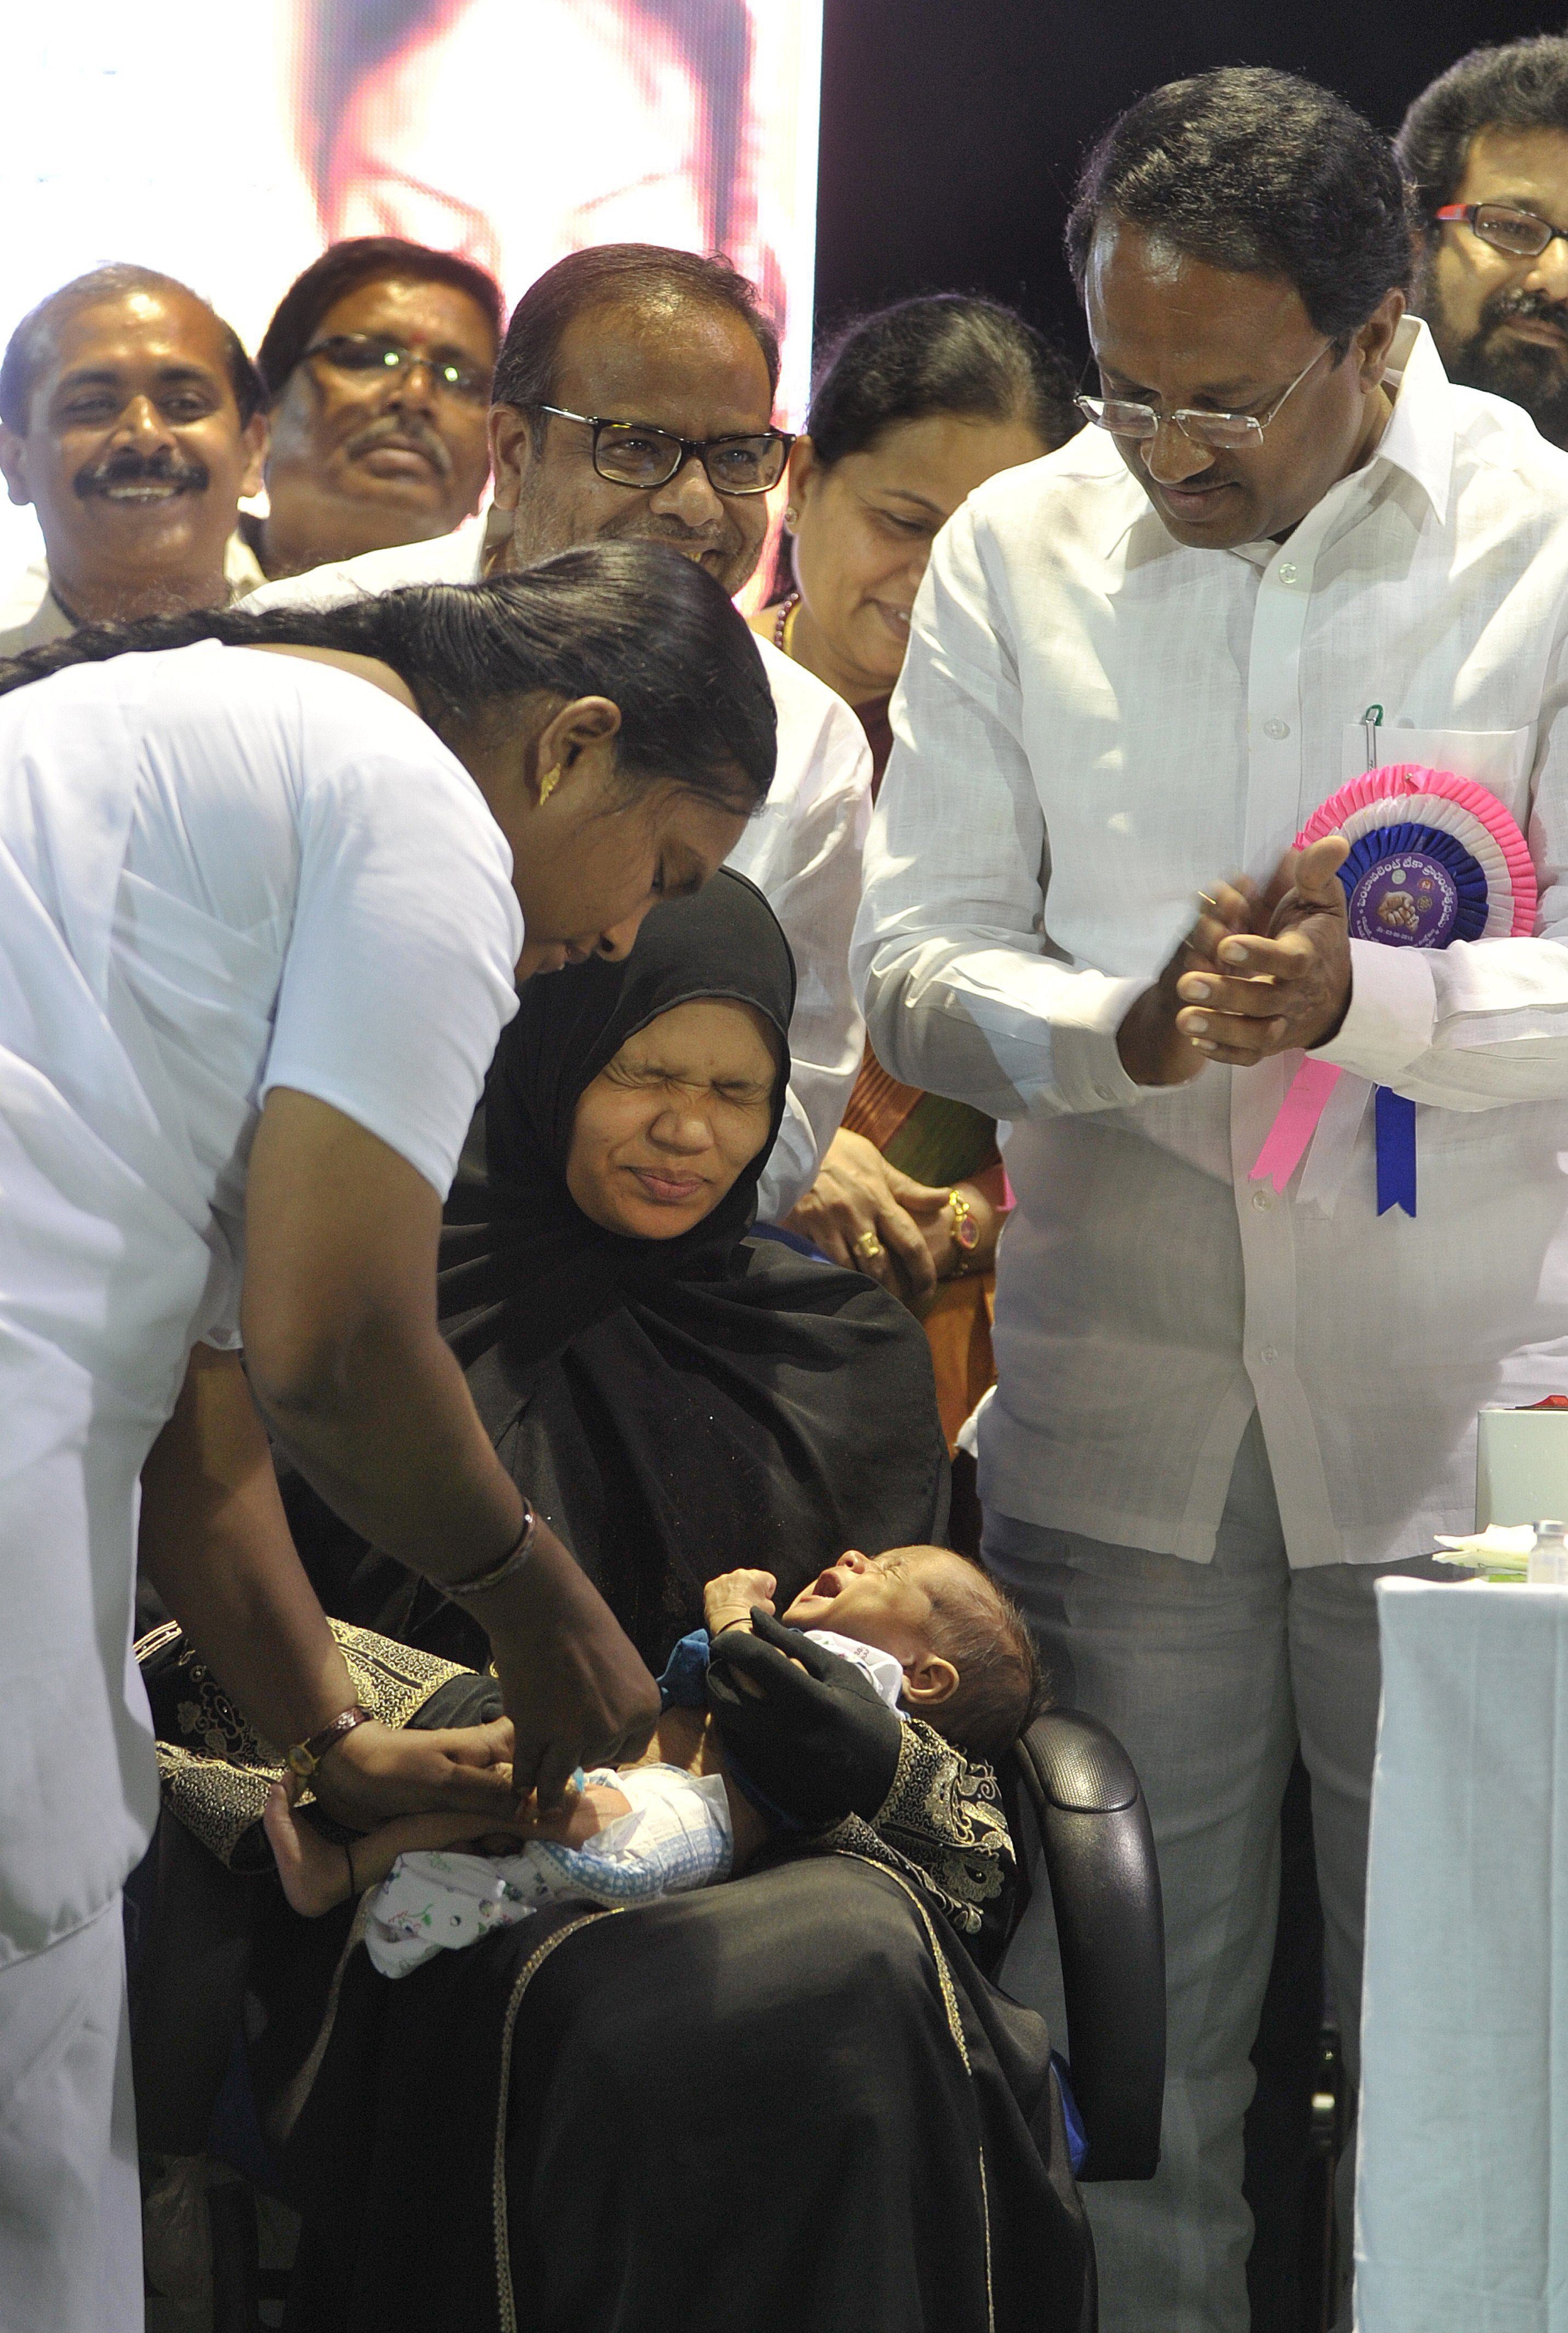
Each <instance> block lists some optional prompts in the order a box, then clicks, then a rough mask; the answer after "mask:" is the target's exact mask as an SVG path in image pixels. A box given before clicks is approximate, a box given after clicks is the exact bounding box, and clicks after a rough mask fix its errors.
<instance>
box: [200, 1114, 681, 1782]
mask: <svg viewBox="0 0 1568 2333" xmlns="http://www.w3.org/2000/svg"><path fill="white" fill-rule="evenodd" d="M440 1230H441V1201H440V1198H439V1196H438V1195H437V1193H436V1192H435V1188H434V1187H433V1186H432V1185H430V1184H429V1183H427V1182H426V1181H425V1177H424V1176H422V1175H421V1174H419V1172H418V1171H417V1170H416V1168H415V1167H413V1166H410V1165H409V1163H408V1161H407V1160H406V1158H404V1157H400V1156H399V1154H398V1153H397V1151H396V1150H394V1149H392V1148H391V1147H389V1146H388V1145H387V1143H384V1142H382V1141H380V1140H378V1138H377V1137H376V1136H375V1135H373V1134H370V1133H368V1131H367V1130H366V1128H363V1127H362V1126H359V1125H358V1124H357V1123H356V1122H355V1120H354V1119H352V1118H348V1117H346V1116H345V1115H344V1114H343V1112H342V1111H340V1110H337V1109H332V1108H331V1107H330V1105H329V1104H328V1103H326V1102H323V1101H319V1100H317V1099H314V1098H313V1097H311V1096H310V1095H307V1094H302V1093H296V1092H294V1091H292V1090H289V1089H287V1088H282V1087H277V1088H274V1089H273V1090H272V1092H271V1093H269V1095H268V1096H267V1099H266V1104H265V1107H264V1108H263V1112H262V1119H261V1124H260V1126H259V1127H258V1128H257V1131H256V1138H255V1143H254V1147H253V1150H252V1153H251V1160H250V1171H249V1176H248V1181H247V1188H246V1206H245V1248H246V1254H245V1282H244V1311H243V1318H244V1338H245V1354H246V1362H247V1368H248V1370H249V1375H250V1379H251V1384H252V1386H253V1388H254V1391H255V1394H256V1398H257V1401H258V1403H259V1405H260V1407H261V1408H262V1410H263V1414H264V1415H265V1416H266V1417H267V1418H268V1420H269V1421H270V1423H271V1424H272V1426H273V1428H274V1429H275V1431H276V1432H277V1434H278V1435H279V1436H280V1437H281V1438H282V1441H283V1442H284V1443H285V1444H286V1445H287V1446H288V1448H289V1450H290V1452H291V1453H292V1455H293V1457H294V1459H295V1461H296V1463H297V1464H298V1465H299V1467H300V1471H301V1474H304V1475H305V1477H306V1478H307V1480H308V1481H309V1482H311V1483H312V1484H313V1485H314V1487H315V1488H316V1489H317V1490H318V1491H319V1492H320V1493H321V1496H322V1497H323V1498H324V1499H325V1500H326V1501H327V1503H328V1504H329V1505H330V1506H331V1507H333V1508H335V1509H336V1510H337V1512H338V1513H339V1514H340V1515H341V1516H343V1518H344V1520H345V1521H346V1522H349V1523H351V1524H352V1525H353V1526H354V1528H355V1530H357V1531H359V1532H361V1533H362V1534H363V1535H364V1537H365V1538H366V1539H368V1540H369V1541H370V1542H371V1544H372V1545H373V1546H375V1547H378V1548H380V1549H382V1550H383V1551H385V1552H386V1553H387V1554H388V1555H393V1556H396V1557H397V1560H399V1561H400V1562H403V1563H406V1564H407V1565H409V1566H410V1568H411V1569H412V1570H417V1571H422V1572H424V1573H425V1576H426V1577H427V1578H428V1579H434V1580H435V1581H436V1582H437V1583H438V1584H442V1585H450V1584H454V1583H457V1582H461V1581H464V1580H466V1579H476V1578H478V1577H480V1576H481V1575H483V1573H484V1572H486V1571H488V1570H491V1569H492V1567H493V1566H494V1565H496V1564H497V1563H499V1562H500V1561H501V1560H502V1558H503V1557H504V1556H505V1554H506V1553H507V1551H508V1550H509V1549H510V1548H511V1547H512V1545H513V1544H514V1542H515V1541H516V1540H517V1538H518V1535H519V1531H520V1530H521V1522H522V1501H521V1496H520V1494H519V1493H518V1490H517V1488H516V1486H515V1484H514V1483H512V1478H511V1476H510V1475H509V1474H507V1473H506V1470H505V1469H504V1467H502V1464H501V1463H500V1461H499V1460H498V1459H497V1458H496V1456H495V1454H494V1452H493V1451H492V1448H491V1446H490V1442H489V1438H488V1436H487V1435H486V1434H485V1431H484V1428H483V1425H482V1424H481V1423H480V1419H479V1415H478V1412H477V1411H476V1410H475V1408H474V1407H473V1399H472V1397H470V1395H469V1391H468V1387H467V1386H466V1384H465V1383H464V1378H463V1372H462V1370H461V1369H460V1368H459V1367H458V1364H457V1362H456V1360H455V1359H454V1357H453V1355H452V1354H451V1352H449V1351H448V1349H447V1348H446V1346H445V1343H444V1342H443V1340H442V1338H441V1334H440V1331H439V1330H438V1329H437V1327H436V1320H435V1263H436V1249H437V1243H438V1240H439V1235H440ZM472 1609H473V1613H474V1615H475V1617H476V1618H479V1619H480V1620H482V1621H483V1625H484V1627H486V1629H487V1630H488V1631H489V1634H490V1638H491V1642H492V1646H493V1647H494V1651H495V1661H496V1672H497V1675H499V1677H500V1679H501V1685H502V1694H503V1695H504V1697H505V1706H506V1711H507V1714H508V1715H509V1716H510V1717H511V1719H512V1723H513V1725H514V1727H515V1729H516V1750H515V1780H516V1782H517V1786H518V1789H519V1791H528V1790H530V1789H531V1788H533V1787H534V1786H535V1785H537V1787H538V1789H539V1792H540V1800H541V1801H542V1802H543V1803H545V1804H547V1805H555V1804H559V1800H560V1798H561V1795H562V1793H563V1791H564V1790H565V1788H566V1784H567V1782H568V1781H569V1779H570V1776H571V1774H572V1772H573V1771H574V1769H575V1768H576V1767H578V1766H579V1765H582V1766H592V1765H607V1764H613V1763H614V1762H615V1761H616V1760H617V1758H618V1757H625V1756H635V1755H636V1752H638V1751H639V1750H640V1749H641V1748H642V1747H643V1745H644V1744H645V1743H646V1741H647V1739H648V1736H649V1734H650V1733H652V1731H653V1727H654V1723H655V1719H656V1718H657V1716H658V1714H659V1695H658V1688H657V1686H656V1685H655V1683H654V1680H653V1678H652V1677H651V1676H650V1675H649V1674H648V1671H647V1669H646V1668H645V1666H644V1664H643V1662H642V1661H641V1660H640V1658H639V1657H638V1656H637V1654H636V1651H635V1649H634V1648H633V1647H632V1645H631V1643H630V1641H629V1639H628V1638H627V1637H626V1636H625V1635H624V1633H623V1632H622V1630H621V1628H620V1627H619V1625H618V1623H617V1620H616V1618H615V1617H614V1615H613V1614H612V1613H611V1611H610V1609H609V1607H608V1606H607V1604H606V1603H605V1601H604V1599H603V1598H602V1597H601V1596H600V1595H599V1594H598V1590H597V1589H595V1588H594V1587H593V1586H592V1585H591V1583H590V1582H589V1581H588V1579H587V1578H586V1577H585V1575H584V1574H583V1572H582V1571H581V1570H579V1569H578V1565H577V1564H576V1563H574V1562H573V1560H572V1559H571V1557H570V1555H569V1553H568V1551H567V1550H566V1549H565V1548H564V1547H563V1546H562V1545H561V1543H560V1541H559V1540H558V1539H557V1538H556V1537H555V1535H554V1534H553V1532H551V1531H549V1530H548V1529H547V1528H546V1527H545V1526H544V1525H543V1524H542V1523H541V1524H540V1525H539V1527H538V1529H537V1531H536V1534H535V1538H534V1541H533V1544H532V1551H531V1554H530V1556H529V1559H528V1560H527V1562H526V1563H525V1564H524V1565H522V1567H521V1569H520V1570H518V1571H517V1572H516V1573H515V1574H513V1575H512V1578H510V1579H507V1580H506V1581H505V1582H504V1583H503V1584H502V1585H501V1586H500V1587H498V1588H495V1589H492V1590H490V1591H489V1592H487V1593H486V1594H485V1595H484V1596H483V1599H479V1600H476V1601H475V1602H474V1604H473V1607H472Z"/></svg>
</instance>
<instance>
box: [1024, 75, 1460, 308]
mask: <svg viewBox="0 0 1568 2333" xmlns="http://www.w3.org/2000/svg"><path fill="white" fill-rule="evenodd" d="M1108 210H1109V211H1114V212H1115V213H1116V214H1117V215H1118V216H1120V217H1122V218H1123V219H1127V220H1129V221H1131V222H1132V223H1133V225H1134V226H1142V227H1147V228H1150V229H1152V230H1157V231H1158V232H1159V233H1160V234H1161V235H1163V236H1164V237H1165V238H1166V239H1167V240H1168V241H1169V242H1171V243H1172V244H1174V245H1176V247H1177V249H1178V250H1180V251H1184V252H1187V253H1189V254H1190V255H1191V256H1192V257H1193V258H1195V259H1201V260H1205V261H1207V262H1208V264H1209V265H1210V266H1212V267H1221V268H1227V269H1230V270H1232V271H1234V272H1235V273H1236V274H1243V275H1281V276H1284V277H1285V278H1286V281H1287V282H1288V283H1293V284H1294V285H1295V286H1296V291H1297V292H1298V293H1300V294H1301V302H1302V305H1303V307H1305V310H1306V312H1307V314H1308V315H1309V316H1310V317H1311V319H1312V321H1313V322H1314V324H1315V326H1316V328H1317V330H1318V331H1320V332H1322V333H1323V334H1324V337H1325V338H1326V339H1328V340H1329V341H1334V342H1335V343H1347V342H1348V341H1349V338H1350V335H1351V334H1352V333H1353V332H1354V331H1357V330H1358V328H1359V327H1360V326H1361V325H1362V324H1364V323H1365V322H1366V320H1367V318H1368V317H1369V316H1370V315H1371V314H1372V312H1373V311H1374V309H1376V307H1377V306H1378V304H1379V302H1381V301H1382V300H1383V299H1384V298H1385V297H1386V296H1387V294H1388V293H1390V292H1394V291H1401V292H1402V291H1406V290H1408V288H1409V286H1410V277H1411V274H1412V271H1413V264H1414V254H1413V245H1412V239H1411V236H1412V220H1411V211H1410V198H1409V196H1408V194H1407V191H1406V188H1405V183H1404V180H1403V178H1401V175H1400V168H1399V164H1398V161H1397V160H1396V158H1395V156H1394V150H1393V148H1392V146H1391V144H1390V143H1389V140H1388V139H1386V138H1385V137H1384V136H1383V135H1382V131H1381V130H1374V129H1373V128H1372V123H1371V122H1370V121H1367V120H1363V118H1362V115H1361V114H1359V113H1357V112H1356V111H1355V110H1354V108H1353V107H1352V106H1349V105H1347V104H1346V103H1345V101H1344V100H1343V98H1341V97H1335V96H1334V93H1333V91H1331V90H1326V89H1319V88H1318V87H1317V85H1316V83H1315V82H1309V81H1302V80H1300V79H1298V78H1297V76H1296V74H1294V73H1287V72H1275V71H1274V70H1273V68H1272V67H1270V66H1267V65H1222V66H1220V67H1219V69H1218V70H1216V71H1215V72H1205V73H1197V74H1195V75H1194V76H1193V77H1192V79H1191V80H1190V81H1173V82H1167V83H1166V85H1165V87H1164V88H1163V89H1157V90H1154V91H1152V93H1151V94H1150V95H1149V96H1147V97H1141V98H1140V99H1139V100H1138V101H1137V103H1136V104H1135V105H1130V106H1129V107H1128V108H1127V110H1126V111H1125V113H1123V114H1121V115H1119V116H1118V117H1117V119H1116V120H1114V122H1113V123H1112V124H1111V127H1110V128H1109V130H1106V132H1105V134H1104V137H1103V138H1102V139H1100V141H1099V143H1098V144H1097V145H1096V146H1095V149H1094V151H1093V152H1092V153H1091V154H1090V156H1089V158H1088V160H1087V162H1086V163H1085V166H1084V171H1083V176H1082V178H1080V179H1079V182H1078V189H1077V195H1076V199H1075V201H1074V204H1073V208H1072V212H1071V214H1070V216H1069V217H1068V220H1067V236H1066V242H1067V258H1068V262H1069V264H1070V265H1071V267H1072V270H1073V275H1074V279H1075V281H1076V283H1077V286H1078V289H1079V291H1080V292H1082V290H1083V287H1084V276H1085V270H1086V268H1087V266H1088V259H1089V247H1090V245H1091V244H1092V243H1093V241H1094V238H1095V227H1096V226H1097V225H1098V223H1099V220H1100V217H1101V215H1102V214H1103V213H1104V212H1105V211H1108Z"/></svg>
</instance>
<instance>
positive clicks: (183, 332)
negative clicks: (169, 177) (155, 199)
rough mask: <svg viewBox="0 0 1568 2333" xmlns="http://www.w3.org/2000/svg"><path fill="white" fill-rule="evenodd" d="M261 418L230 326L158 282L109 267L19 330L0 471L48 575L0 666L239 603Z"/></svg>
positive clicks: (1, 398)
mask: <svg viewBox="0 0 1568 2333" xmlns="http://www.w3.org/2000/svg"><path fill="white" fill-rule="evenodd" d="M261 404H262V390H261V383H260V381H259V380H258V379H257V378H256V375H255V372H254V370H253V368H252V365H251V361H250V359H249V358H248V357H247V356H246V354H245V352H244V349H243V348H242V347H241V345H240V342H239V341H238V339H237V338H236V336H235V334H234V331H232V330H231V329H230V327H229V326H228V325H227V324H225V322H224V321H223V319H222V317H221V316H218V315H216V314H215V313H214V312H213V310H212V309H211V308H209V307H208V305H207V304H206V301H205V300H201V299H198V298H197V296H196V293H194V292H192V291H190V290H188V289H187V287H186V285H185V284H183V283H176V282H175V281H174V280H173V279H172V278H171V277H169V276H167V275H160V274H156V273H155V272H153V271H152V270H150V269H148V268H141V267H127V266H114V267H104V268H100V269H98V270H96V271H95V272H94V273H93V274H90V275H83V276H79V277H78V278H77V279H76V281H75V282H73V283H67V284H65V285H64V286H63V287H62V289H61V290H60V291H58V292H55V293H51V295H50V297H49V298H48V299H47V300H44V301H43V302H40V304H39V305H38V306H37V307H36V308H34V309H33V311H32V312H31V313H30V314H29V315H27V316H25V317H24V319H23V321H22V322H21V323H20V324H18V325H17V327H16V330H15V331H14V332H13V334H12V336H11V339H10V341H9V343H8V345H7V347H6V350H5V358H4V360H3V361H0V473H3V474H4V476H5V484H6V485H7V487H8V489H9V491H10V495H11V499H12V501H13V502H14V503H31V504H33V509H34V510H35V512H36V513H37V516H38V523H39V527H40V529H41V531H42V533H43V542H44V548H45V551H46V552H47V557H48V573H47V581H46V588H45V590H44V592H43V598H42V600H39V597H38V593H37V590H36V589H35V588H33V590H29V591H27V592H25V593H24V595H22V600H21V606H20V607H17V606H16V605H15V604H14V605H13V608H12V610H9V612H11V613H12V616H13V621H12V623H11V625H10V626H9V627H8V628H6V629H0V656H8V655H10V656H14V655H15V654H16V653H17V651H18V650H19V649H21V648H31V647H33V646H35V645H36V644H38V643H39V642H41V641H43V640H50V639H57V638H60V637H61V636H62V634H64V633H65V632H68V631H71V630H72V629H75V627H76V626H77V625H78V624H86V623H102V622H106V621H110V620H129V619H132V618H134V617H138V616H150V615H167V614H174V613H177V612H179V611H181V610H186V609H189V608H210V607H219V606H221V605H222V604H223V603H224V601H225V600H227V599H229V598H230V596H231V594H232V592H233V590H234V586H235V581H236V578H235V577H234V574H233V572H232V571H231V570H232V568H233V564H234V552H232V551H231V548H230V537H231V536H232V535H233V534H234V525H235V521H236V518H237V516H238V504H239V498H240V496H241V495H242V494H254V493H255V492H256V490H257V488H258V487H259V485H261V469H262V456H263V451H264V448H265V445H266V422H265V420H264V418H263V416H262V412H261ZM241 555H242V557H243V552H242V554H241ZM244 565H245V568H246V569H247V570H248V572H246V573H244V576H243V578H242V579H240V580H241V581H244V582H249V581H254V580H255V575H256V570H255V568H254V565H253V562H249V561H248V560H247V561H245V562H244ZM24 609H25V610H27V612H26V613H25V614H23V612H22V610H24ZM18 618H20V620H18Z"/></svg>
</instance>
